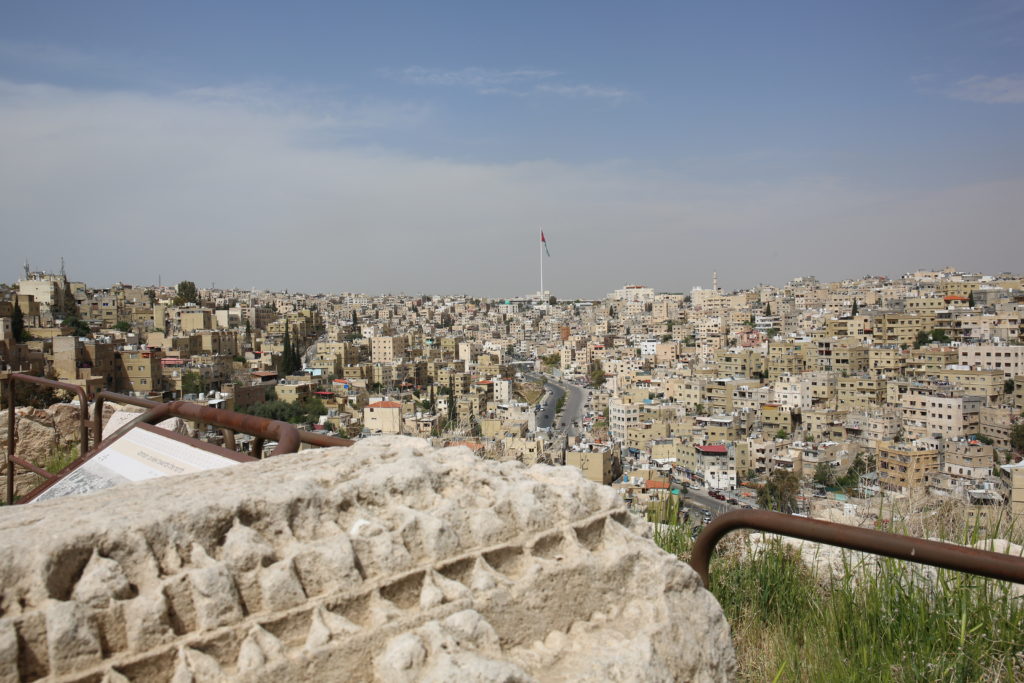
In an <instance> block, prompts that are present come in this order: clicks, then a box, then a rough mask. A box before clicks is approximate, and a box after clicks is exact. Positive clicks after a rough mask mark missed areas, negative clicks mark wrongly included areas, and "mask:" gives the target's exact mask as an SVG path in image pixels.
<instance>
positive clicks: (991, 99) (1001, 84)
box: [946, 76, 1024, 104]
mask: <svg viewBox="0 0 1024 683" xmlns="http://www.w3.org/2000/svg"><path fill="white" fill-rule="evenodd" d="M946 95H947V96H948V97H952V98H953V99H955V100H966V101H968V102H984V103H986V104H1019V103H1022V102H1024V77H1021V76H971V77H970V78H965V79H964V80H962V81H957V82H956V83H954V84H953V86H952V87H950V88H949V89H947V90H946Z"/></svg>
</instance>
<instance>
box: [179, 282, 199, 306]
mask: <svg viewBox="0 0 1024 683" xmlns="http://www.w3.org/2000/svg"><path fill="white" fill-rule="evenodd" d="M198 303H199V290H198V289H196V283H194V282H192V281H191V280H182V281H181V282H179V283H178V295H177V296H176V297H174V305H175V306H181V305H182V304H198Z"/></svg>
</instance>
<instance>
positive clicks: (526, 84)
mask: <svg viewBox="0 0 1024 683" xmlns="http://www.w3.org/2000/svg"><path fill="white" fill-rule="evenodd" d="M386 73H388V75H390V76H392V77H395V78H397V79H398V80H400V81H403V82H406V83H412V84H414V85H424V86H443V87H457V88H473V89H475V90H476V92H477V93H479V94H480V95H508V96H513V97H526V96H528V95H531V94H539V95H558V96H560V97H570V98H599V99H608V100H621V99H623V98H624V97H626V96H627V95H628V94H629V93H628V92H626V91H625V90H622V89H621V88H612V87H608V86H596V85H589V84H586V83H552V82H551V79H553V78H555V77H557V76H560V75H562V74H560V73H559V72H558V71H550V70H545V69H509V70H498V69H482V68H479V67H467V68H465V69H455V70H444V69H432V68H428V67H423V66H411V67H409V68H407V69H403V70H402V71H399V72H397V73H394V72H386Z"/></svg>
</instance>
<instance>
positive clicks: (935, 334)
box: [931, 329, 949, 344]
mask: <svg viewBox="0 0 1024 683" xmlns="http://www.w3.org/2000/svg"><path fill="white" fill-rule="evenodd" d="M931 337H932V341H937V342H939V343H940V344H946V343H948V342H949V335H947V334H946V331H945V330H938V329H935V330H932V334H931Z"/></svg>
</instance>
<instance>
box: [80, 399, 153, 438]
mask: <svg viewBox="0 0 1024 683" xmlns="http://www.w3.org/2000/svg"><path fill="white" fill-rule="evenodd" d="M95 399H96V405H95V406H93V409H92V412H93V416H92V433H93V435H94V436H93V443H99V442H100V441H101V440H102V439H103V402H104V401H105V400H106V399H110V400H111V401H113V402H114V403H124V404H126V405H130V406H138V407H139V408H155V407H157V406H158V405H160V402H159V401H153V400H152V399H148V398H139V397H138V396H125V395H124V394H117V393H114V392H113V391H99V392H97V393H96V396H95Z"/></svg>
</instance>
